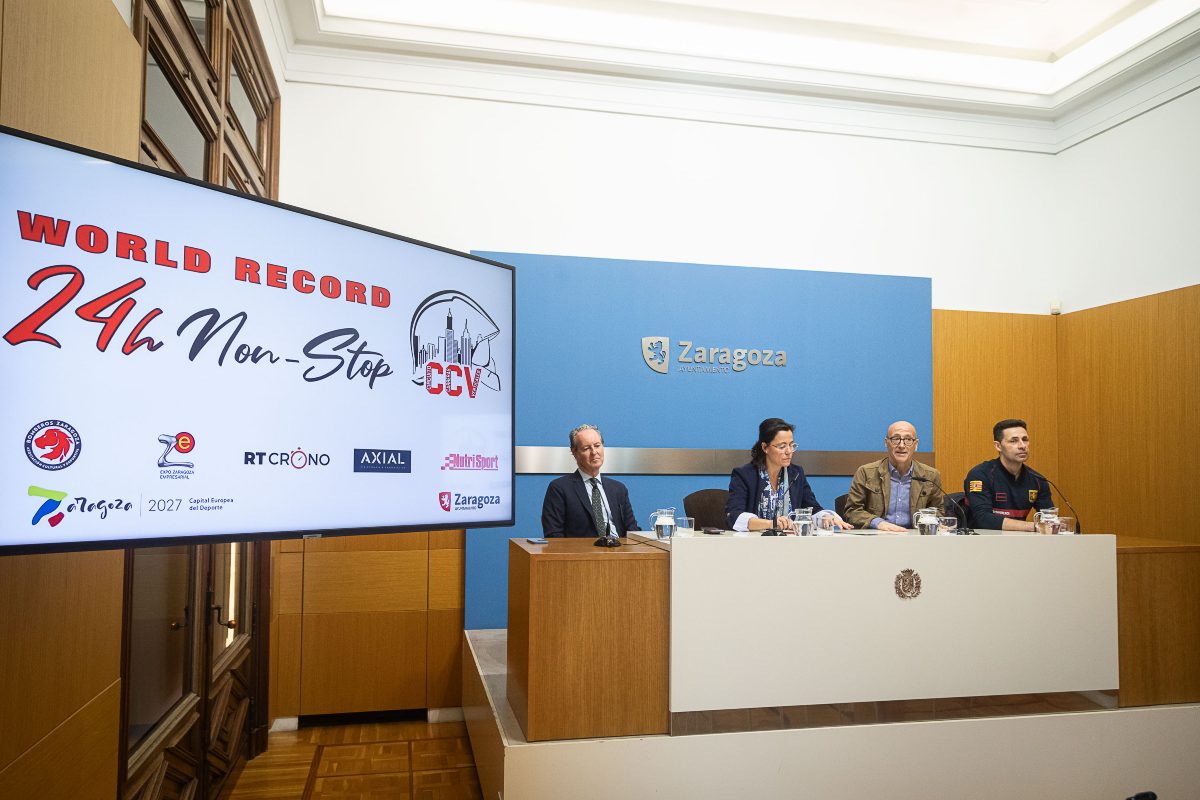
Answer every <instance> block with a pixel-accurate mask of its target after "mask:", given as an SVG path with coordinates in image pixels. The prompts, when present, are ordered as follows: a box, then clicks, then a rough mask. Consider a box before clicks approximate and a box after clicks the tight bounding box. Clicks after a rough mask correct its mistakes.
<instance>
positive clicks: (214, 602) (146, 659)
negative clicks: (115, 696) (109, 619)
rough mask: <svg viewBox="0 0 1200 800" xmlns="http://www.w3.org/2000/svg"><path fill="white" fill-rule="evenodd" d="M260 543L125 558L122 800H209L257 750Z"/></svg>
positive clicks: (262, 667)
mask: <svg viewBox="0 0 1200 800" xmlns="http://www.w3.org/2000/svg"><path fill="white" fill-rule="evenodd" d="M263 552H269V545H268V544H266V543H260V544H253V543H246V542H240V543H234V544H228V543H226V544H216V545H199V546H175V547H158V548H139V549H137V550H130V551H128V554H127V556H126V575H127V578H126V611H125V657H124V659H123V667H122V690H123V698H124V702H123V710H122V718H123V720H124V723H123V728H124V737H123V742H124V752H125V754H126V756H125V758H124V759H123V764H124V767H125V778H124V779H123V781H122V791H121V797H122V798H124V799H125V800H200V799H201V798H206V799H208V800H215V798H218V797H219V796H221V794H222V793H223V792H226V790H228V789H229V788H231V787H232V784H233V779H234V778H236V775H237V773H238V771H239V770H240V769H241V767H242V765H243V764H244V763H245V762H246V759H247V758H249V757H251V756H253V755H254V754H256V753H258V752H261V751H262V750H263V749H265V735H264V736H255V735H253V734H254V733H255V731H256V729H261V732H263V733H265V724H266V723H265V716H264V713H260V712H265V703H260V702H258V699H259V698H260V697H261V698H263V699H264V700H265V698H266V696H267V687H266V674H265V673H266V663H267V662H266V657H267V653H266V637H265V636H257V635H256V633H257V631H256V626H257V621H258V619H259V618H260V617H259V614H258V604H259V603H260V602H264V601H265V598H262V597H260V595H262V594H263V593H264V592H265V591H266V586H265V581H264V580H263V576H262V574H261V568H262V566H261V564H260V563H259V562H260V560H261V553H263Z"/></svg>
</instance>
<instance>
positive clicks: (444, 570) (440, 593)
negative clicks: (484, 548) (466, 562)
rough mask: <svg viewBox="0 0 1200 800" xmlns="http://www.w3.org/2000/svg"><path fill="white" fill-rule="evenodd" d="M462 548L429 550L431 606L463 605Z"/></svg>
mask: <svg viewBox="0 0 1200 800" xmlns="http://www.w3.org/2000/svg"><path fill="white" fill-rule="evenodd" d="M463 552H464V551H462V550H451V549H446V550H430V551H429V608H430V609H434V608H441V609H451V608H462V607H463Z"/></svg>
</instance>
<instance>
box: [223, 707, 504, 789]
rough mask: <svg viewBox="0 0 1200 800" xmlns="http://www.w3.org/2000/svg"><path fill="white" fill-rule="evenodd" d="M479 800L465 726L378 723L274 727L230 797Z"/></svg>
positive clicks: (477, 785) (476, 777)
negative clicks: (278, 730) (281, 729)
mask: <svg viewBox="0 0 1200 800" xmlns="http://www.w3.org/2000/svg"><path fill="white" fill-rule="evenodd" d="M277 798H296V800H326V799H328V798H338V800H349V798H354V799H355V800H385V799H386V800H392V798H399V799H401V800H407V798H413V799H414V800H416V799H417V798H419V799H420V800H476V799H478V798H482V795H481V793H480V790H479V778H478V776H477V775H476V774H475V763H474V761H473V760H472V758H471V745H470V742H469V741H468V740H467V728H466V725H465V724H463V723H461V722H440V723H427V722H379V723H367V724H351V725H324V726H316V727H305V728H301V729H300V730H298V731H290V732H286V733H272V734H270V736H269V739H268V743H267V752H265V753H263V754H262V755H260V756H258V757H257V758H255V759H254V760H253V761H250V762H249V763H247V764H246V767H245V769H243V770H242V774H241V775H240V776H239V777H238V781H237V785H236V786H235V787H234V790H233V794H232V795H231V796H230V800H276V799H277Z"/></svg>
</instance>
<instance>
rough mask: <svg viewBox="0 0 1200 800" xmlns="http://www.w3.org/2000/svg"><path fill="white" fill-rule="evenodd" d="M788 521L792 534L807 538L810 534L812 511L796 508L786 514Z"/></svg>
mask: <svg viewBox="0 0 1200 800" xmlns="http://www.w3.org/2000/svg"><path fill="white" fill-rule="evenodd" d="M788 519H789V520H790V521H791V523H792V533H794V534H796V535H797V536H809V535H810V534H812V532H813V529H812V524H813V522H812V509H811V508H797V509H795V510H794V511H792V513H791V514H788Z"/></svg>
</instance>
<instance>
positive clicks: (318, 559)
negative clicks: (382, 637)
mask: <svg viewBox="0 0 1200 800" xmlns="http://www.w3.org/2000/svg"><path fill="white" fill-rule="evenodd" d="M428 591H429V555H428V553H427V551H422V550H401V551H392V550H384V551H378V552H371V553H365V552H344V553H309V552H305V554H304V613H305V614H306V615H307V614H321V613H328V612H337V611H415V610H424V609H425V608H427V607H428Z"/></svg>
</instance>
